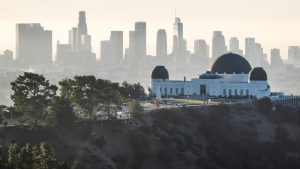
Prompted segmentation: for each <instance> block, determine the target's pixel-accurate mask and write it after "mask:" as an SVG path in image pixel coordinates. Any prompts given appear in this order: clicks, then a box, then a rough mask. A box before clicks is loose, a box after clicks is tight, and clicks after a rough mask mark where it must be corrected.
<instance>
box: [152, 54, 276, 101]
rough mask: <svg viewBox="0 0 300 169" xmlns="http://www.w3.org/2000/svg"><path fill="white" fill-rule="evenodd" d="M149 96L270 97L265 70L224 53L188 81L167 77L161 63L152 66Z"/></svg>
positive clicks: (236, 56) (243, 59)
mask: <svg viewBox="0 0 300 169" xmlns="http://www.w3.org/2000/svg"><path fill="white" fill-rule="evenodd" d="M151 87H152V93H151V95H152V96H155V97H161V96H164V97H170V96H191V95H199V96H214V97H234V96H239V97H250V96H252V97H256V98H261V97H264V96H270V85H269V84H268V81H267V73H266V72H265V71H264V69H263V68H261V67H256V68H254V69H252V68H251V66H250V64H249V62H248V61H247V60H246V59H245V58H244V57H242V56H240V55H237V54H233V53H228V54H225V55H222V56H221V57H219V58H218V59H217V60H216V62H215V63H214V64H213V66H212V67H211V70H210V71H207V72H206V73H204V74H202V75H200V76H198V77H196V78H193V79H191V81H186V80H185V79H184V80H183V81H177V80H169V73H168V71H167V69H166V68H165V67H164V66H156V67H155V69H154V70H153V72H152V76H151Z"/></svg>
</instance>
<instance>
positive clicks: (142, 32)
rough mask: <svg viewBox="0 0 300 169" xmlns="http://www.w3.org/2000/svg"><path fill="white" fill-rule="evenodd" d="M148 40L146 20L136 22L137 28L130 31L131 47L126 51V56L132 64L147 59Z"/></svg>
mask: <svg viewBox="0 0 300 169" xmlns="http://www.w3.org/2000/svg"><path fill="white" fill-rule="evenodd" d="M146 41H147V39H146V22H135V30H134V31H130V32H129V48H128V49H126V52H125V56H126V57H125V58H126V60H127V61H128V62H129V63H130V64H137V63H140V62H143V61H145V59H146V55H147V48H146V47H147V44H146Z"/></svg>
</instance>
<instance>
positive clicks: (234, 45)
mask: <svg viewBox="0 0 300 169" xmlns="http://www.w3.org/2000/svg"><path fill="white" fill-rule="evenodd" d="M239 45H240V42H239V40H238V38H236V37H232V38H231V39H230V40H229V51H230V52H232V53H236V54H238V55H243V51H242V50H240V47H239Z"/></svg>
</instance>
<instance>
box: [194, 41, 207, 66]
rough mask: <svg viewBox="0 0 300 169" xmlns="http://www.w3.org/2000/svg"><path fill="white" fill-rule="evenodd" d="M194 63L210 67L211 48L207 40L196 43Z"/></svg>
mask: <svg viewBox="0 0 300 169" xmlns="http://www.w3.org/2000/svg"><path fill="white" fill-rule="evenodd" d="M194 61H195V62H194V63H196V64H197V65H202V66H206V67H208V65H209V47H208V45H207V44H206V41H205V40H195V41H194Z"/></svg>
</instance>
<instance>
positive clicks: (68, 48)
mask: <svg viewBox="0 0 300 169" xmlns="http://www.w3.org/2000/svg"><path fill="white" fill-rule="evenodd" d="M72 59H73V58H72V45H71V44H60V42H59V41H57V44H56V57H55V62H56V63H58V64H61V65H69V64H71V63H72Z"/></svg>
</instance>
